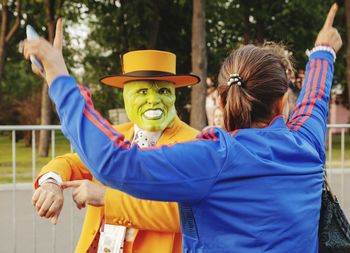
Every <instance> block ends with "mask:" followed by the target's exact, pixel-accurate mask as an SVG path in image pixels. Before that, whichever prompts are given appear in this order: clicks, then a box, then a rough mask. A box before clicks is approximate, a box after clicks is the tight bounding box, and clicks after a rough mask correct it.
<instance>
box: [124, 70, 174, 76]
mask: <svg viewBox="0 0 350 253" xmlns="http://www.w3.org/2000/svg"><path fill="white" fill-rule="evenodd" d="M125 75H127V76H135V77H152V76H173V75H174V74H173V73H170V72H165V71H154V70H141V71H132V72H128V73H125Z"/></svg>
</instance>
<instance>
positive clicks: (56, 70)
mask: <svg viewBox="0 0 350 253" xmlns="http://www.w3.org/2000/svg"><path fill="white" fill-rule="evenodd" d="M62 44H63V27H62V19H58V20H57V24H56V33H55V39H54V43H53V45H51V44H50V42H48V41H47V40H45V39H44V38H39V39H37V40H25V41H24V47H23V54H24V57H25V58H26V59H29V57H30V55H34V56H35V57H36V58H37V59H38V60H39V61H40V62H41V63H42V65H43V67H44V70H45V78H46V81H47V84H48V85H49V86H50V85H51V83H52V81H53V80H54V79H55V78H56V77H57V76H60V75H69V73H68V70H67V67H66V64H65V62H64V58H63V55H62ZM32 70H33V72H34V73H35V74H36V75H39V76H41V74H40V71H39V70H38V69H37V68H36V67H35V65H34V64H32Z"/></svg>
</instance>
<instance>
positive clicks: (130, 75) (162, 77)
mask: <svg viewBox="0 0 350 253" xmlns="http://www.w3.org/2000/svg"><path fill="white" fill-rule="evenodd" d="M122 70H123V74H121V75H111V76H104V77H102V78H101V79H100V82H101V83H103V84H107V85H110V86H114V87H118V88H123V87H124V84H125V83H127V82H130V81H137V80H159V81H168V82H172V83H174V84H175V87H183V86H188V85H194V84H196V83H198V82H199V81H200V78H199V77H198V76H196V75H177V74H176V55H175V54H173V53H170V52H166V51H159V50H137V51H130V52H128V53H126V54H124V55H123V57H122Z"/></svg>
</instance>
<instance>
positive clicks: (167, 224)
mask: <svg viewBox="0 0 350 253" xmlns="http://www.w3.org/2000/svg"><path fill="white" fill-rule="evenodd" d="M114 127H115V128H116V129H117V130H118V131H120V132H122V133H123V134H124V135H125V139H126V140H131V139H132V137H133V134H134V124H133V123H131V122H129V123H126V124H121V125H117V126H114ZM198 133H199V132H198V131H197V130H195V129H193V128H191V127H190V126H188V125H187V124H185V123H184V122H182V121H181V120H180V119H179V118H177V117H176V118H175V120H174V122H173V124H172V126H171V127H170V128H167V129H165V130H164V132H163V133H162V135H161V137H160V139H159V140H158V142H157V145H167V144H172V143H175V142H184V141H188V140H191V139H193V138H194V137H195V136H196V135H197V134H198ZM92 145H93V144H92ZM50 171H51V172H55V173H57V174H59V175H60V176H61V177H62V180H63V181H72V180H81V179H89V180H92V181H94V182H97V181H96V180H95V179H94V178H93V177H92V175H91V173H90V172H89V170H88V168H87V167H86V166H85V165H84V164H83V162H82V161H81V160H80V158H79V157H78V155H77V154H66V155H63V156H58V157H56V158H55V159H53V160H52V161H50V162H49V163H48V164H47V165H45V166H44V167H43V168H42V170H41V171H40V173H39V175H38V177H37V179H36V181H35V183H34V186H35V188H37V187H38V180H39V178H40V177H41V176H42V175H43V174H45V173H47V172H50ZM97 183H99V182H97ZM105 203H106V204H105V206H104V207H94V206H90V205H88V207H87V210H86V215H85V220H84V224H83V228H82V231H81V235H80V239H79V241H78V244H77V247H76V249H75V252H76V253H85V252H87V250H88V249H89V247H90V245H91V244H92V242H93V240H94V238H95V236H96V234H97V232H98V231H99V229H100V223H101V219H102V217H103V216H104V217H105V222H106V223H107V224H116V225H123V226H127V227H132V228H135V229H136V232H135V233H134V239H133V240H132V241H131V242H127V243H126V244H125V245H124V253H136V252H137V253H180V252H181V247H182V246H181V231H180V221H179V214H178V207H177V204H176V203H174V202H158V201H149V200H140V199H137V198H134V197H131V196H129V195H127V194H125V193H123V192H120V191H118V190H114V189H111V188H107V190H106V194H105Z"/></svg>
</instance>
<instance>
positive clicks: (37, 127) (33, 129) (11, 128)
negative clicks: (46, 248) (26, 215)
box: [0, 125, 76, 253]
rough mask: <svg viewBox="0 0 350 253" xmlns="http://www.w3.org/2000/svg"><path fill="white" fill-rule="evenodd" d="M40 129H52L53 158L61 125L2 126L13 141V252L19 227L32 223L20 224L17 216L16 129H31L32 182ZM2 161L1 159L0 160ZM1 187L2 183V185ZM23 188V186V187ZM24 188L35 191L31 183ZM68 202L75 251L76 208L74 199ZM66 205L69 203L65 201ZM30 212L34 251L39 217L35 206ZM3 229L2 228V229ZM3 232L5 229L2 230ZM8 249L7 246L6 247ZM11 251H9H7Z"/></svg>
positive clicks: (53, 249) (53, 244) (53, 241)
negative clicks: (37, 136)
mask: <svg viewBox="0 0 350 253" xmlns="http://www.w3.org/2000/svg"><path fill="white" fill-rule="evenodd" d="M40 130H48V131H51V158H54V157H55V156H56V141H55V140H56V139H55V132H56V131H57V130H61V126H59V125H49V126H41V125H25V126H24V125H22V126H19V125H7V126H0V132H1V131H11V135H12V137H11V142H12V214H13V215H12V221H11V222H12V244H13V245H12V248H13V251H12V252H17V251H18V249H17V248H18V240H17V231H18V227H17V226H19V227H23V226H30V224H20V225H19V224H18V222H17V217H16V209H17V207H16V203H17V199H16V195H17V186H18V184H17V182H16V176H17V170H16V165H17V162H16V156H17V152H16V131H31V135H32V136H31V141H32V147H31V149H32V168H31V170H32V173H31V174H32V182H34V180H35V178H36V174H37V173H36V131H40ZM68 152H73V148H72V146H71V145H70V150H67V153H68ZM0 163H1V161H0ZM0 187H1V185H0ZM3 188H4V189H5V190H6V188H7V190H9V187H6V186H5V187H3ZM22 188H23V187H22ZM24 188H25V189H26V190H29V191H30V190H32V192H34V189H33V187H32V186H31V184H30V185H25V186H24ZM28 201H30V199H28ZM67 202H68V203H69V202H70V203H71V204H70V245H71V247H70V252H73V251H74V248H75V243H76V241H75V240H74V237H76V235H75V234H74V233H75V231H74V208H75V205H74V204H73V202H72V201H67ZM65 205H67V203H65ZM28 211H29V212H32V234H33V243H32V245H33V248H32V252H37V222H38V218H37V216H38V215H37V214H36V212H35V211H34V208H32V209H31V210H28ZM0 219H1V215H0ZM0 230H1V229H0ZM2 232H3V233H4V232H5V231H2ZM6 243H9V242H2V243H1V244H2V246H1V248H0V252H2V248H3V247H4V244H6ZM56 248H57V247H56V226H52V229H51V252H53V253H55V252H56V251H57V249H56ZM5 249H6V247H5ZM6 252H9V251H6ZM26 252H30V249H29V248H26Z"/></svg>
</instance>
